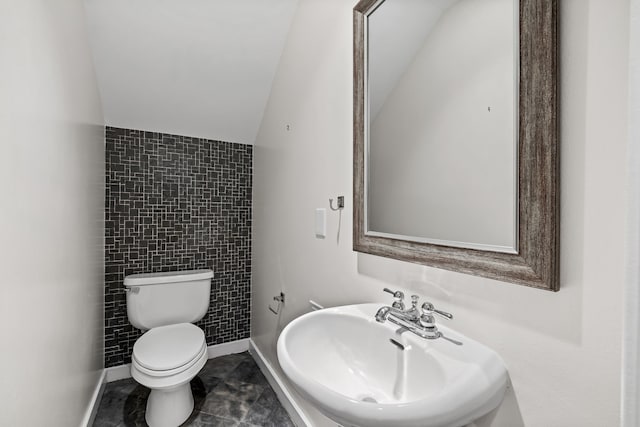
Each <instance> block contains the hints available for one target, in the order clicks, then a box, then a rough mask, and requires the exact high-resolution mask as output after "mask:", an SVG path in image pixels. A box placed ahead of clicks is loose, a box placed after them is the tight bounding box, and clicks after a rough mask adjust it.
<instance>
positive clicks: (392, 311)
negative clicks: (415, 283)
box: [375, 288, 453, 339]
mask: <svg viewBox="0 0 640 427" xmlns="http://www.w3.org/2000/svg"><path fill="white" fill-rule="evenodd" d="M384 291H385V292H388V293H390V294H392V295H393V297H394V298H395V299H396V300H395V301H394V302H393V304H392V305H391V307H389V306H384V307H381V308H380V309H379V310H378V311H377V313H376V316H375V317H376V321H378V322H380V323H384V322H385V321H389V322H391V323H393V324H395V325H398V326H400V327H403V328H406V329H407V330H409V331H411V332H413V333H414V334H416V335H418V336H420V337H422V338H426V339H436V338H440V337H442V333H441V332H440V331H438V327H437V326H436V319H435V317H434V316H433V315H434V314H438V315H440V316H442V317H444V318H445V319H453V315H452V314H451V313H447V312H446V311H441V310H436V309H435V307H434V306H433V304H431V303H430V302H425V303H424V304H422V306H421V307H420V309H418V300H419V299H420V297H419V296H418V295H411V308H409V309H407V310H405V309H404V302H403V299H404V294H403V293H402V292H400V291H395V292H394V291H392V290H391V289H388V288H384Z"/></svg>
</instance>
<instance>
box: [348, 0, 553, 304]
mask: <svg viewBox="0 0 640 427" xmlns="http://www.w3.org/2000/svg"><path fill="white" fill-rule="evenodd" d="M401 2H406V8H408V7H412V6H411V5H416V4H418V5H419V7H422V8H424V9H425V10H426V9H429V10H428V12H427V14H426V15H424V16H425V17H424V18H422V17H421V18H417V16H420V15H418V13H417V12H415V11H409V10H408V9H407V10H405V11H404V12H402V13H404V16H405V17H406V18H402V16H403V15H402V14H401V13H400V14H398V13H397V11H396V12H394V10H393V9H392V7H391V6H393V7H394V8H398V7H400V8H401V9H402V8H404V7H405V6H403V5H402V3H401ZM483 2H484V3H483ZM499 3H500V4H499ZM497 7H501V8H502V9H498V8H497ZM470 8H475V9H473V10H472V9H470ZM479 8H484V9H479ZM485 9H486V10H487V11H488V10H489V9H492V10H496V11H498V10H500V11H499V12H497V13H498V15H500V16H502V18H500V19H502V21H501V22H504V23H505V25H504V26H503V27H504V28H507V30H505V31H511V30H508V28H511V29H512V31H513V34H512V35H513V41H512V42H508V43H512V44H511V45H512V46H515V49H514V50H512V52H511V53H509V52H508V49H509V46H510V45H509V44H504V43H503V42H504V40H505V37H504V36H503V35H500V34H497V33H496V31H497V28H499V27H500V28H501V26H500V25H498V24H495V25H494V24H493V21H491V19H498V18H493V17H486V19H485V13H484V11H485ZM383 11H389V12H385V13H389V18H384V17H383V15H382V13H383ZM509 13H511V17H510V15H509ZM487 16H489V15H487ZM496 16H497V15H496ZM372 17H375V19H374V20H372ZM504 17H506V18H504ZM383 18H384V19H383ZM503 18H504V19H503ZM419 19H422V21H420V20H419ZM464 19H467V21H464ZM483 19H484V20H483ZM510 19H511V20H512V22H509V20H510ZM411 20H413V23H411V22H410V21H411ZM381 22H382V23H383V24H381ZM384 22H386V23H384ZM496 22H497V21H496ZM353 25H354V52H353V54H354V98H353V101H354V232H353V233H354V234H353V249H354V250H355V251H358V252H363V253H368V254H373V255H379V256H384V257H389V258H395V259H399V260H402V261H409V262H414V263H419V264H424V265H429V266H433V267H437V268H442V269H446V270H452V271H458V272H462V273H467V274H472V275H477V276H482V277H487V278H491V279H496V280H500V281H505V282H510V283H516V284H520V285H525V286H531V287H536V288H541V289H546V290H551V291H557V290H558V289H559V204H560V195H559V141H558V113H557V111H558V98H557V80H558V74H557V1H556V0H519V1H518V0H486V1H485V0H483V1H482V2H479V1H478V0H420V1H419V2H416V0H361V1H360V2H359V3H358V4H357V5H356V6H355V8H354V12H353ZM474 25H475V28H476V33H477V34H475V33H472V32H473V31H474V30H473V28H474ZM510 25H511V27H509V26H510ZM394 26H395V27H394ZM425 27H426V29H425ZM400 28H402V29H403V30H402V31H399V30H398V29H400ZM411 28H415V29H416V30H415V31H412V30H411ZM452 28H457V29H458V32H457V33H455V32H453V33H452V31H454V30H452ZM384 31H388V32H387V33H384ZM402 33H405V34H406V37H415V36H416V34H418V33H420V36H419V37H420V39H419V40H417V41H413V40H412V41H410V42H406V43H405V42H403V41H402V39H397V40H394V39H393V37H400V36H399V35H398V34H402ZM485 33H486V34H488V36H487V37H486V39H483V40H485V41H484V45H482V44H478V45H473V46H472V47H471V48H469V47H468V46H469V43H476V40H478V39H479V38H481V37H480V36H479V35H483V34H485ZM478 34H479V35H478ZM380 40H383V41H386V43H387V44H388V46H387V47H386V48H384V47H383V48H378V46H379V45H382V44H384V43H382V42H379V41H380ZM406 40H409V39H406ZM465 40H466V42H465ZM438 43H439V44H438ZM479 43H482V42H479ZM496 43H500V44H502V45H503V46H502V47H501V49H502V52H503V53H504V52H506V54H505V55H502V56H500V58H502V59H501V60H500V61H501V62H500V63H501V64H503V65H504V66H503V68H500V69H498V68H497V67H496V66H495V65H496V63H497V62H498V59H495V60H492V62H491V64H489V65H487V64H486V62H488V61H484V60H483V64H482V66H477V67H473V66H470V65H469V64H471V63H472V62H470V60H467V59H466V57H464V56H462V55H463V53H464V54H465V55H470V57H472V59H473V60H474V61H476V62H475V63H477V62H478V58H487V57H491V58H493V57H494V56H495V58H498V57H499V55H497V54H496V55H494V54H493V51H494V50H493V49H492V48H491V47H492V46H493V44H496ZM409 45H412V47H411V46H409ZM408 46H409V47H408ZM483 46H484V47H486V46H489V47H490V48H491V49H490V53H487V52H489V50H487V49H484V48H483ZM483 49H484V50H483ZM505 49H506V50H505ZM497 50H498V49H497V48H496V51H497ZM385 52H390V53H389V55H390V56H389V57H384V55H385ZM402 55H404V59H402ZM438 55H439V56H438ZM509 55H511V56H509ZM381 57H382V59H380V58H381ZM505 57H509V58H512V59H513V60H512V61H511V62H509V60H507V61H504V60H503V59H504V58H505ZM372 58H373V59H372ZM416 58H418V59H416ZM450 58H453V59H451V61H452V65H451V66H450V67H449V68H446V66H444V65H442V64H443V62H446V61H448V60H449V59H450ZM461 58H462V59H461ZM379 64H383V66H382V67H383V68H384V69H381V68H380V67H381V66H380V65H379ZM389 64H393V65H394V66H395V65H396V64H401V65H402V66H403V67H404V68H400V69H398V70H390V68H391V66H390V65H389ZM407 64H409V65H407ZM409 66H410V67H411V68H407V67H409ZM370 67H371V69H370ZM376 67H377V68H376ZM420 67H422V68H420ZM408 70H409V71H408ZM416 70H417V71H416ZM442 70H444V71H442ZM452 70H453V71H454V72H452ZM458 71H460V73H458ZM463 71H464V73H462V72H463ZM433 73H440V74H433ZM453 75H455V79H456V80H453V79H454V77H452V76H453ZM372 76H373V77H372ZM380 76H383V77H380ZM390 76H391V77H390ZM442 76H446V77H447V79H449V80H450V81H449V84H446V82H445V83H442V81H444V80H442V79H441V78H440V77H442ZM505 76H511V77H510V78H509V77H505ZM385 79H386V80H385ZM383 80H384V83H380V82H381V81H383ZM451 81H453V82H454V83H453V84H451ZM470 81H473V82H475V83H474V84H476V86H473V85H470V84H468V82H470ZM434 82H436V83H434ZM427 83H429V84H430V86H431V89H428V88H426V86H429V85H428V84H427ZM498 86H500V87H502V88H506V89H505V90H507V92H508V91H512V92H509V93H510V94H507V95H504V94H499V95H497V90H498V89H497V87H498ZM381 88H382V89H381ZM434 88H435V89H434ZM447 88H453V89H452V90H450V91H447V90H445V89H447ZM461 88H462V89H461ZM436 89H437V90H436ZM429 90H431V92H429ZM453 92H455V93H453ZM461 93H462V94H465V95H467V94H472V96H473V98H471V99H463V100H462V101H459V102H458V103H457V104H456V100H458V98H459V97H460V94H461ZM407 94H410V95H407ZM416 94H418V95H416ZM407 96H413V97H414V98H415V99H407ZM510 100H511V101H510ZM511 102H512V105H511V106H510V105H509V104H510V103H511ZM385 103H386V104H385ZM383 104H384V105H383ZM394 105H395V106H399V105H402V106H403V107H404V108H408V109H405V110H397V109H396V110H393V108H395V107H394ZM425 105H426V107H424V106H425ZM407 106H408V107H407ZM460 106H462V107H460ZM467 106H469V108H467ZM422 107H424V110H421V109H419V108H422ZM510 108H511V109H510ZM462 110H468V111H462ZM387 111H389V112H388V113H387ZM383 112H384V114H383ZM452 114H453V115H452ZM500 115H501V116H500ZM381 117H384V119H381ZM389 117H392V118H393V119H389ZM451 117H453V118H451ZM499 117H502V121H498V118H499ZM417 124H419V126H421V127H420V129H418V130H416V131H414V129H413V127H412V126H414V125H417ZM447 124H448V127H447ZM452 124H453V125H452ZM472 124H477V125H478V127H477V128H473V127H472ZM381 129H382V130H381ZM460 129H464V131H465V132H466V133H460ZM487 129H490V130H491V132H494V133H487V132H486V130H487ZM408 135H409V136H415V135H420V138H419V139H416V140H415V141H413V140H412V141H411V142H410V144H411V145H410V146H411V149H410V150H409V151H408V152H407V153H406V154H405V157H402V156H401V155H398V156H395V153H401V152H402V150H403V147H404V146H407V144H405V142H406V141H405V139H406V138H408ZM425 135H426V136H425ZM497 135H500V136H497ZM505 135H506V137H505ZM500 138H502V140H505V141H506V145H505V144H503V145H502V146H504V147H506V148H504V149H501V150H502V151H500V152H499V154H496V153H495V152H491V153H490V154H486V155H478V153H487V150H488V149H487V148H486V147H488V146H495V145H497V144H496V141H497V140H498V139H500ZM457 141H462V142H460V143H462V144H463V145H461V146H460V147H457V148H455V147H456V146H455V145H454V144H458V143H459V142H457ZM470 143H472V145H469V144H470ZM389 144H391V145H389ZM464 144H467V145H464ZM470 147H471V148H470ZM473 147H476V148H477V149H478V150H480V151H478V153H475V154H473V153H474V151H473V150H474V149H475V148H473ZM427 148H428V149H427ZM443 151H447V153H448V154H447V155H444V154H443V153H442V152H443ZM418 152H420V153H421V155H422V156H424V153H425V152H426V153H429V154H428V155H426V156H425V157H419V156H418V155H417V153H418ZM378 153H382V154H378ZM452 153H453V154H452ZM373 156H378V157H373ZM447 156H448V158H449V161H450V162H451V164H450V165H447V164H446V163H445V164H444V167H442V164H443V163H442V162H443V160H442V159H445V158H447ZM391 157H393V159H391ZM509 158H511V159H512V160H513V162H511V163H510V160H509ZM408 159H410V161H409V160H408ZM505 159H507V160H506V161H505ZM430 162H431V163H430ZM492 162H493V163H492ZM461 165H465V166H461ZM505 165H506V166H505ZM422 170H424V171H428V172H429V173H431V171H432V170H441V171H442V173H443V174H444V175H440V176H437V175H426V174H424V173H406V171H422ZM470 170H473V172H469V171H470ZM498 171H501V172H498ZM465 173H467V175H465ZM400 174H402V175H403V176H404V177H405V180H404V181H403V180H400V179H398V180H395V179H391V178H390V177H395V176H398V175H400ZM485 176H486V177H489V178H487V181H486V182H484V183H480V184H479V183H478V181H479V180H480V179H481V178H483V177H485ZM407 177H409V178H407ZM396 181H397V182H396ZM394 185H396V187H394ZM498 187H500V189H498ZM478 189H480V190H478ZM482 191H485V193H483V192H482ZM497 193H500V194H504V195H506V197H505V198H504V199H494V198H493V196H494V195H495V194H497ZM454 198H455V199H456V203H449V202H450V201H451V199H454ZM416 200H418V202H417V203H415V204H414V205H412V204H410V202H412V201H416ZM496 200H497V201H496ZM445 202H447V203H445ZM458 202H459V203H458ZM447 209H451V210H447ZM435 213H438V214H439V215H435ZM443 218H444V219H443ZM456 221H457V222H456ZM490 221H493V222H494V223H495V224H491V223H490ZM410 224H414V225H411V226H410ZM422 225H429V227H423V226H422ZM494 225H495V226H494ZM463 229H464V230H467V231H465V232H464V233H463V232H462V231H461V230H463ZM494 229H495V230H497V231H495V232H494V231H492V232H491V233H487V232H486V231H487V230H494ZM474 230H479V231H482V233H475V231H474ZM476 234H477V235H476Z"/></svg>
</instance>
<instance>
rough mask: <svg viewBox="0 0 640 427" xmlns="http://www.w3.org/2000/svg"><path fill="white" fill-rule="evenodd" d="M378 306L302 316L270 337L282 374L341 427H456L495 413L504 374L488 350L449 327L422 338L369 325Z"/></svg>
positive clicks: (390, 326) (385, 326)
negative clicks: (432, 337) (437, 335)
mask: <svg viewBox="0 0 640 427" xmlns="http://www.w3.org/2000/svg"><path fill="white" fill-rule="evenodd" d="M380 307H381V304H357V305H348V306H343V307H335V308H328V309H324V310H319V311H315V312H312V313H308V314H305V315H303V316H301V317H299V318H297V319H295V320H294V321H293V322H291V323H289V324H288V325H287V327H285V328H284V330H283V331H282V334H281V335H280V338H279V339H278V360H279V362H280V366H281V367H282V370H283V371H284V373H285V374H286V375H287V377H288V378H289V379H290V380H291V382H292V383H293V385H294V386H295V388H296V389H297V390H298V391H299V392H300V394H301V395H302V396H303V397H305V398H306V399H307V400H308V401H309V402H311V403H312V404H313V405H314V406H315V407H316V408H318V409H319V410H320V411H321V412H322V413H324V414H325V415H326V416H328V417H329V418H331V419H332V420H334V421H336V422H338V423H340V424H342V425H343V426H362V427H376V426H380V427H389V426H394V427H404V426H407V427H408V426H420V427H427V426H428V427H456V426H464V425H466V424H468V423H470V422H472V421H473V420H475V419H477V418H479V417H481V416H482V415H485V414H486V413H488V412H489V411H491V410H492V409H494V408H496V407H497V406H498V405H499V404H500V402H501V401H502V398H503V397H504V392H505V389H506V384H507V370H506V368H505V366H504V363H503V362H502V359H501V358H500V356H498V355H497V354H496V353H495V352H494V351H493V350H491V349H489V348H487V347H485V346H484V345H482V344H480V343H478V342H476V341H473V340H471V339H469V338H467V337H465V336H463V335H461V334H458V333H456V332H454V331H452V330H451V329H449V328H447V327H445V326H442V324H440V325H439V326H438V327H439V329H440V331H441V332H442V333H443V334H444V335H445V336H446V337H448V338H451V339H453V340H456V341H459V342H460V343H461V345H457V344H454V343H452V342H451V341H447V340H445V339H443V338H438V339H435V340H427V339H424V338H420V337H418V336H417V335H415V334H413V333H411V332H409V331H407V330H405V329H401V328H399V327H398V326H396V325H393V324H392V323H390V322H385V323H378V322H376V320H375V319H374V315H375V313H376V311H377V310H378V309H379V308H380Z"/></svg>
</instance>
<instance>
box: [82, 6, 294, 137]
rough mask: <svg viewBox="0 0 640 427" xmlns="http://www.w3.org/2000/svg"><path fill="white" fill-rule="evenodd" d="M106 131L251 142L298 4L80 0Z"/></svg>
mask: <svg viewBox="0 0 640 427" xmlns="http://www.w3.org/2000/svg"><path fill="white" fill-rule="evenodd" d="M85 4H86V10H87V16H88V22H89V34H90V38H91V46H92V50H93V55H94V61H95V66H96V73H97V76H98V84H99V87H100V93H101V98H102V103H103V109H104V116H105V121H106V124H107V125H109V126H116V127H125V128H132V129H143V130H152V131H157V132H167V133H176V134H182V135H189V136H197V137H203V138H209V139H218V140H225V141H232V142H240V143H247V144H252V143H253V142H254V140H255V137H256V133H257V131H258V128H259V126H260V121H261V120H262V114H263V111H264V108H265V106H266V102H267V100H268V97H269V92H270V89H271V83H272V81H273V77H274V75H275V72H276V68H277V66H278V62H279V59H280V55H281V52H282V49H283V47H284V43H285V40H286V36H287V33H288V30H289V26H290V24H291V20H292V18H293V14H294V12H295V8H296V5H297V0H268V1H266V0H85Z"/></svg>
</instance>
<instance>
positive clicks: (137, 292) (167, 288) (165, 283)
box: [124, 270, 213, 330]
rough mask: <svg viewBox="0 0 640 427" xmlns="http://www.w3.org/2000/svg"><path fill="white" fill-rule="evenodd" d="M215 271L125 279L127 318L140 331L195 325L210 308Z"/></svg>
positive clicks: (160, 274) (136, 276)
mask: <svg viewBox="0 0 640 427" xmlns="http://www.w3.org/2000/svg"><path fill="white" fill-rule="evenodd" d="M212 277H213V271H211V270H188V271H170V272H164V273H145V274H132V275H130V276H127V277H125V278H124V286H125V290H126V291H127V317H128V318H129V323H131V324H132V325H133V326H135V327H136V328H138V329H142V330H147V329H151V328H155V327H157V326H164V325H171V324H175V323H194V322H197V321H198V320H200V319H202V318H203V317H204V315H205V314H206V313H207V309H208V308H209V299H210V292H211V278H212Z"/></svg>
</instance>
